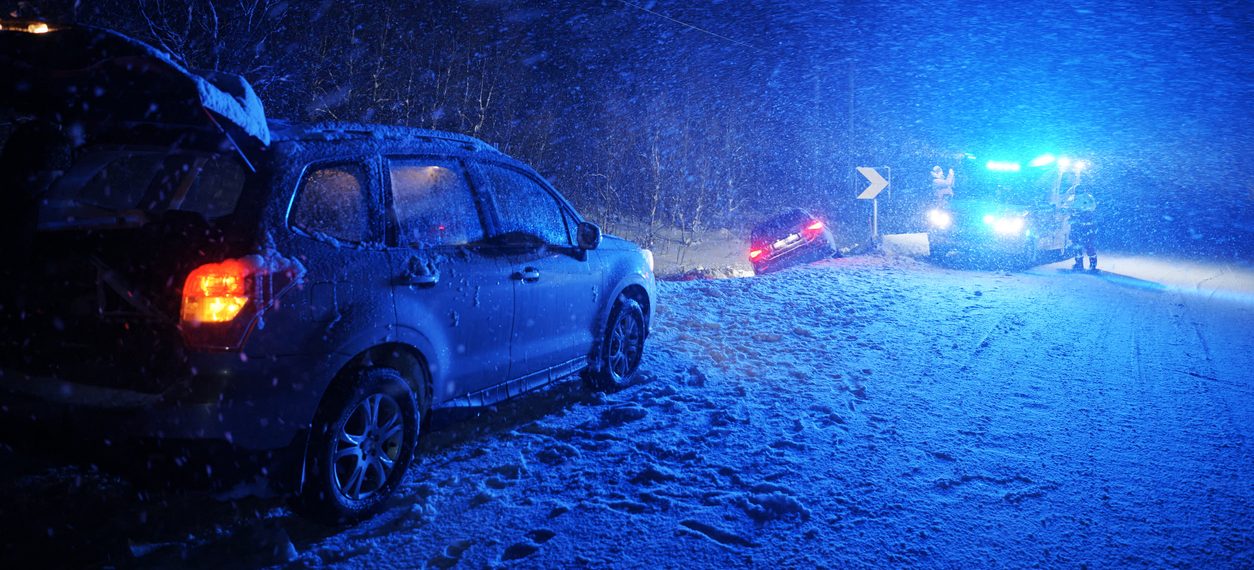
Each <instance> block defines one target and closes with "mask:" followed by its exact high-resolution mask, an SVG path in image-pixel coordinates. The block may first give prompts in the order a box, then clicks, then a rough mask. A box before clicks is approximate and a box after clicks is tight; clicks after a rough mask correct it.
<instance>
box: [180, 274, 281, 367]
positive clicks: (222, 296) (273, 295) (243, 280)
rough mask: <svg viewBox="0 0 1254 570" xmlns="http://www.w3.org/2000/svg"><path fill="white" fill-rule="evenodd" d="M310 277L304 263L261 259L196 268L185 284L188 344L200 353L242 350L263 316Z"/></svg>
mask: <svg viewBox="0 0 1254 570" xmlns="http://www.w3.org/2000/svg"><path fill="white" fill-rule="evenodd" d="M304 274H305V270H304V268H303V267H302V266H301V265H300V264H299V263H296V262H294V261H291V260H288V259H284V258H282V257H277V256H271V257H263V256H260V255H250V256H247V257H244V258H242V259H228V260H226V261H222V262H219V263H208V264H205V265H201V266H200V267H197V268H196V269H193V270H192V272H191V273H189V274H188V275H187V280H186V281H184V282H183V306H182V309H181V310H180V318H179V330H180V331H181V332H182V333H183V339H184V340H185V341H187V344H188V345H189V346H193V347H196V348H211V349H219V350H232V349H238V348H240V347H241V346H243V344H244V339H245V338H246V337H247V336H248V333H249V332H250V331H251V330H252V329H253V327H254V325H255V324H256V323H257V322H258V321H259V320H261V316H262V314H263V313H264V312H265V311H267V310H269V309H270V308H272V307H275V306H276V303H275V301H276V300H277V299H278V298H279V297H280V296H282V295H283V293H285V292H287V290H288V289H291V288H292V287H295V286H296V285H298V284H299V283H300V280H301V278H302V277H303V276H304Z"/></svg>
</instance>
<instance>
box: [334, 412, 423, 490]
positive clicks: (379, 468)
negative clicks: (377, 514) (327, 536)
mask: <svg viewBox="0 0 1254 570" xmlns="http://www.w3.org/2000/svg"><path fill="white" fill-rule="evenodd" d="M404 428H405V422H404V418H403V416H402V413H401V406H400V404H398V403H397V402H396V399H394V398H392V397H391V396H389V395H387V394H372V395H370V396H369V397H367V398H366V399H364V400H362V401H361V402H359V403H358V404H357V406H356V407H355V408H353V411H352V413H351V414H349V416H348V419H347V420H345V421H344V423H343V424H342V425H341V426H340V429H339V433H338V434H336V437H335V442H334V444H333V445H332V447H331V457H332V466H331V469H332V471H333V477H332V479H333V480H334V481H335V486H336V489H337V491H339V493H340V495H341V496H343V497H344V498H346V499H348V500H352V501H360V500H364V499H368V498H370V497H372V496H374V495H375V494H376V493H378V492H379V490H380V489H382V488H383V486H384V485H386V484H387V481H388V478H389V477H390V476H391V475H392V471H393V470H394V469H395V468H396V461H397V459H398V458H399V457H400V453H401V444H402V442H403V441H404V438H405V429H404Z"/></svg>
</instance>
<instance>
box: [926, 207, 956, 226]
mask: <svg viewBox="0 0 1254 570" xmlns="http://www.w3.org/2000/svg"><path fill="white" fill-rule="evenodd" d="M927 221H929V222H931V223H932V227H934V228H936V229H938V230H944V229H948V228H949V226H950V225H952V224H953V223H954V218H953V216H950V215H949V212H946V211H944V210H941V209H934V210H930V211H928V213H927Z"/></svg>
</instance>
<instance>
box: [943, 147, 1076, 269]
mask: <svg viewBox="0 0 1254 570" xmlns="http://www.w3.org/2000/svg"><path fill="white" fill-rule="evenodd" d="M965 156H966V158H965V159H964V161H972V162H974V164H973V165H972V164H970V162H968V164H964V165H963V166H964V168H962V171H963V172H964V174H965V176H960V177H959V178H958V181H957V182H956V183H955V185H954V196H953V198H951V199H949V200H943V201H941V202H939V203H938V204H937V205H936V206H935V207H933V208H932V209H930V210H928V212H927V222H928V245H929V248H930V254H931V257H932V258H933V259H936V260H943V259H946V258H950V257H955V256H971V257H974V258H976V259H977V260H980V261H988V262H993V261H1003V260H1010V261H1013V262H1019V263H1023V264H1025V265H1027V266H1035V265H1038V264H1041V263H1048V262H1052V261H1057V260H1059V259H1062V257H1063V256H1064V253H1065V251H1066V248H1067V245H1068V239H1069V235H1070V232H1071V224H1070V222H1069V219H1070V217H1071V213H1070V211H1069V210H1068V209H1067V208H1065V207H1063V204H1064V200H1065V198H1066V196H1067V195H1068V194H1070V193H1074V191H1075V188H1076V186H1078V184H1079V181H1080V174H1081V172H1084V171H1085V170H1086V169H1088V168H1089V167H1090V165H1089V162H1088V161H1087V160H1083V159H1077V158H1074V157H1070V156H1066V155H1060V156H1056V155H1054V154H1053V153H1044V154H1039V155H1036V156H1035V158H1031V159H1030V160H1026V161H1022V160H1016V159H1014V158H1011V159H1002V158H998V159H991V160H980V159H979V158H976V157H974V156H973V155H970V154H968V155H965ZM971 166H974V168H972V167H971Z"/></svg>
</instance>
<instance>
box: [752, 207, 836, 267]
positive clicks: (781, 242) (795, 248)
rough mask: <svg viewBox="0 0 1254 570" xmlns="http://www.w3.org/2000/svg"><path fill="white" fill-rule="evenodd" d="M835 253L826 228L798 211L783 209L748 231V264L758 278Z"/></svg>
mask: <svg viewBox="0 0 1254 570" xmlns="http://www.w3.org/2000/svg"><path fill="white" fill-rule="evenodd" d="M838 253H839V250H837V249H836V240H835V238H834V237H833V236H832V232H831V230H830V229H828V227H827V224H826V223H825V222H824V221H823V220H822V219H821V218H820V217H819V216H816V215H814V214H813V213H811V212H809V211H806V210H803V209H801V208H786V209H784V210H782V211H780V212H777V213H775V214H774V215H772V216H771V217H769V218H766V219H765V220H762V221H761V222H758V223H757V224H756V225H754V226H753V228H752V229H751V230H750V231H749V263H750V264H751V265H753V272H754V274H758V275H760V274H763V273H767V272H770V271H775V270H779V269H783V268H785V267H791V266H794V265H800V264H804V263H811V262H814V261H818V260H820V259H829V258H831V257H835V256H836V255H838Z"/></svg>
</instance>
